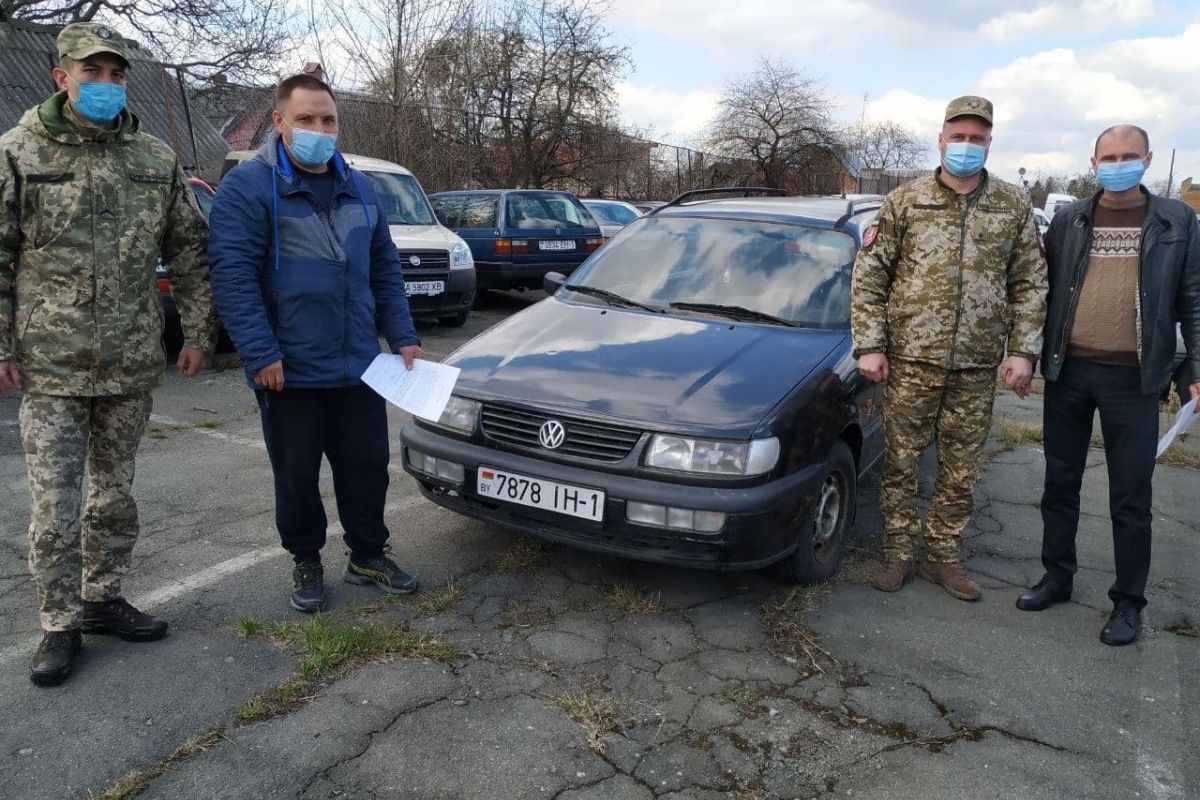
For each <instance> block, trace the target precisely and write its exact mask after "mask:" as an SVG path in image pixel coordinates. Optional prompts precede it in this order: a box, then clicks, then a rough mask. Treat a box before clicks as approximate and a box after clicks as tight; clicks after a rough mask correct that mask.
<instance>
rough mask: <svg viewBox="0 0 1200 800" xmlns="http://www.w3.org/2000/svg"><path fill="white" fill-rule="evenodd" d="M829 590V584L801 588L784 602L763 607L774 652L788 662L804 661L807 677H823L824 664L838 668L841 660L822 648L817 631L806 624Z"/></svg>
mask: <svg viewBox="0 0 1200 800" xmlns="http://www.w3.org/2000/svg"><path fill="white" fill-rule="evenodd" d="M828 591H829V584H826V583H820V584H816V585H814V586H800V587H797V588H795V589H792V590H791V591H790V592H788V593H787V595H786V596H784V597H783V599H781V600H778V601H776V602H768V603H766V604H764V605H763V607H762V626H763V632H764V633H765V634H766V636H767V642H768V644H769V645H770V648H771V650H772V651H773V652H775V653H778V654H779V655H782V656H784V658H785V659H793V660H802V661H804V662H806V664H807V666H806V667H805V669H804V673H805V677H811V676H812V675H816V674H818V673H820V674H824V673H825V668H824V666H823V665H824V664H833V665H837V663H838V660H837V659H836V658H834V657H833V654H832V653H830V652H829V651H828V650H826V649H825V648H824V647H823V646H822V645H821V638H820V637H819V636H818V635H817V633H816V631H814V630H813V629H812V628H810V627H808V625H807V624H805V622H804V618H805V616H807V614H808V612H809V611H811V610H812V608H813V606H814V605H816V603H817V601H818V600H820V599H821V598H822V597H824V596H825V594H826V593H828Z"/></svg>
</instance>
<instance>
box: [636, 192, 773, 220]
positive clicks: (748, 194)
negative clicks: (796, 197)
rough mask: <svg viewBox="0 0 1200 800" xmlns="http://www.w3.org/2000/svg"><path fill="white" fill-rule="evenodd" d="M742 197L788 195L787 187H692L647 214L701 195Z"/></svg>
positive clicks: (650, 214) (647, 214)
mask: <svg viewBox="0 0 1200 800" xmlns="http://www.w3.org/2000/svg"><path fill="white" fill-rule="evenodd" d="M738 193H740V194H741V196H742V197H754V196H762V197H787V189H773V188H771V187H769V186H726V187H724V188H717V187H713V188H711V189H692V190H690V191H687V192H684V193H683V194H681V195H679V196H678V197H676V198H675V199H673V200H670V201H668V202H666V203H664V204H663V205H661V206H659V207H658V208H652V209H650V211H648V212H647V213H646V216H648V217H651V216H654V215H655V214H657V213H658V212H660V211H662V210H663V209H664V208H671V207H672V206H681V205H683V204H684V203H686V202H687V201H688V200H695V199H696V198H699V197H705V196H707V195H712V194H738Z"/></svg>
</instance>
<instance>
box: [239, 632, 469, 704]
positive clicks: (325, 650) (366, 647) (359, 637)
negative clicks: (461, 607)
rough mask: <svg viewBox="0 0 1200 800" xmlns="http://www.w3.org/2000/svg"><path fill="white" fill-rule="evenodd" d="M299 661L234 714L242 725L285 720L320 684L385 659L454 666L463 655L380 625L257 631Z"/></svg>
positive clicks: (425, 638)
mask: <svg viewBox="0 0 1200 800" xmlns="http://www.w3.org/2000/svg"><path fill="white" fill-rule="evenodd" d="M259 630H260V631H262V632H265V633H266V634H267V635H268V636H270V637H271V638H272V639H274V640H275V641H277V642H279V643H280V644H282V645H284V646H286V647H289V648H291V649H294V650H295V651H297V652H298V653H299V655H300V662H299V664H297V666H296V675H295V677H293V678H290V679H289V680H287V681H285V682H284V683H282V684H280V685H279V686H275V687H272V688H270V689H267V690H266V691H264V692H260V693H259V694H257V695H255V696H254V697H252V698H250V699H249V700H247V701H246V702H245V703H243V704H242V707H241V708H239V709H238V712H237V717H238V720H239V721H241V722H258V721H261V720H264V719H270V718H272V717H277V716H280V715H281V714H286V713H289V712H290V711H292V710H293V709H295V708H296V706H298V705H300V704H301V703H303V702H305V701H306V700H307V699H308V698H309V697H311V696H312V695H313V694H314V693H315V692H316V690H317V689H318V688H319V686H320V684H321V683H322V682H323V681H326V680H328V679H330V678H335V677H338V676H340V675H343V674H345V673H346V672H349V671H350V670H352V669H354V668H356V667H359V666H362V665H363V664H368V663H371V662H373V661H380V660H383V659H387V658H396V657H398V658H423V659H430V660H433V661H454V660H456V659H459V658H462V657H463V654H462V652H460V651H459V650H457V649H456V648H454V647H451V646H449V645H447V644H443V643H442V642H441V641H439V640H438V639H437V638H436V637H434V636H432V635H430V634H428V633H421V632H417V631H410V630H405V629H404V628H401V627H399V626H396V625H389V624H383V623H343V622H340V621H337V620H334V619H331V618H329V617H327V616H325V615H324V614H317V615H316V616H314V617H313V618H312V619H311V620H310V621H308V622H304V623H295V622H293V623H277V624H275V625H266V624H264V626H263V627H261V628H260V629H259Z"/></svg>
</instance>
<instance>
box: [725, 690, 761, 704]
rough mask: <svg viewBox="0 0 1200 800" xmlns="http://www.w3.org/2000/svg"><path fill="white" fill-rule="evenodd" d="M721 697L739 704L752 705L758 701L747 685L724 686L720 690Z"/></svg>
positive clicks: (727, 701) (728, 701)
mask: <svg viewBox="0 0 1200 800" xmlns="http://www.w3.org/2000/svg"><path fill="white" fill-rule="evenodd" d="M721 699H722V700H724V701H725V702H726V703H737V704H738V705H739V706H743V705H754V704H755V703H757V702H758V695H756V694H755V693H754V690H753V689H751V688H750V687H749V686H726V687H725V688H724V689H722V690H721Z"/></svg>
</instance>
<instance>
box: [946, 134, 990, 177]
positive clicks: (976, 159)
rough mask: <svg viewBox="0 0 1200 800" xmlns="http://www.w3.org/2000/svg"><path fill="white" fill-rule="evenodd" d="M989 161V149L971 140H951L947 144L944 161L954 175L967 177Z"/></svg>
mask: <svg viewBox="0 0 1200 800" xmlns="http://www.w3.org/2000/svg"><path fill="white" fill-rule="evenodd" d="M985 161H987V150H984V149H983V147H981V146H980V145H977V144H971V143H970V142H949V143H947V144H946V156H945V158H943V159H942V163H943V164H944V165H945V166H946V169H948V170H950V173H951V174H952V175H957V176H958V177H960V178H966V177H968V176H970V175H974V174H975V173H976V172H979V170H981V169H983V164H984V162H985Z"/></svg>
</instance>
